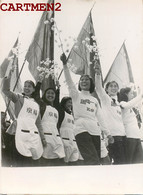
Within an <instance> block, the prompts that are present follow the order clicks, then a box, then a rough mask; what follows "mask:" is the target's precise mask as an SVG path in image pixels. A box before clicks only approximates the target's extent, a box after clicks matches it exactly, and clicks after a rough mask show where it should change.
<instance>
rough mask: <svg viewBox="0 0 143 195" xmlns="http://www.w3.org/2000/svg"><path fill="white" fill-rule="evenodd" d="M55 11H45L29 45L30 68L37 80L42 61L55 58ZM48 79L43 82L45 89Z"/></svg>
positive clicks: (50, 1) (28, 59) (27, 56)
mask: <svg viewBox="0 0 143 195" xmlns="http://www.w3.org/2000/svg"><path fill="white" fill-rule="evenodd" d="M48 3H49V4H51V3H53V0H49V2H48ZM53 18H54V11H50V12H47V11H44V12H43V14H42V16H41V19H40V21H39V24H38V27H37V29H36V32H35V35H34V38H33V40H32V43H31V44H30V46H29V49H28V52H27V54H26V56H25V58H26V60H27V61H28V62H29V70H30V72H31V74H32V75H33V77H34V78H35V80H36V81H37V80H38V75H39V71H38V70H37V67H38V66H39V65H40V64H41V62H42V61H46V60H47V59H49V60H50V61H53V59H54V30H53V29H52V26H53V25H54V20H53ZM46 85H47V84H46V79H45V80H44V82H43V90H44V88H46Z"/></svg>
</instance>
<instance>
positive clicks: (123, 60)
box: [104, 43, 134, 89]
mask: <svg viewBox="0 0 143 195" xmlns="http://www.w3.org/2000/svg"><path fill="white" fill-rule="evenodd" d="M110 81H116V82H117V83H118V84H119V88H120V89H121V88H123V87H126V86H129V85H130V83H134V78H133V74H132V69H131V64H130V61H129V56H128V53H127V49H126V46H125V43H123V45H122V46H121V48H120V50H119V52H118V54H117V56H116V58H115V60H114V62H113V64H112V66H111V68H110V70H109V72H108V74H107V76H106V78H105V80H104V83H105V84H107V83H108V82H110Z"/></svg>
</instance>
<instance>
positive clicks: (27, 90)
mask: <svg viewBox="0 0 143 195" xmlns="http://www.w3.org/2000/svg"><path fill="white" fill-rule="evenodd" d="M23 91H24V94H25V95H26V96H31V95H32V93H33V92H34V91H35V88H34V87H33V86H32V84H31V83H29V82H25V83H24V88H23Z"/></svg>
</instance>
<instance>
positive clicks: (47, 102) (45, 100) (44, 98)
mask: <svg viewBox="0 0 143 195" xmlns="http://www.w3.org/2000/svg"><path fill="white" fill-rule="evenodd" d="M48 90H53V91H54V92H55V95H56V91H55V89H53V88H52V87H49V88H47V89H46V90H45V92H44V94H43V96H42V100H43V101H44V102H45V103H46V104H48V105H50V102H49V101H48V100H47V98H46V93H47V91H48Z"/></svg>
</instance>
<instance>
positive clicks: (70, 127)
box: [58, 97, 82, 165]
mask: <svg viewBox="0 0 143 195" xmlns="http://www.w3.org/2000/svg"><path fill="white" fill-rule="evenodd" d="M58 124H59V125H58V126H59V130H60V136H61V138H62V140H63V144H64V149H65V158H64V160H65V162H66V163H67V165H79V164H82V163H81V162H82V161H80V160H82V157H81V155H80V152H79V149H78V147H77V143H76V139H75V135H74V129H75V124H74V117H73V114H72V99H71V97H63V98H62V100H61V103H60V109H59V123H58Z"/></svg>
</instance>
